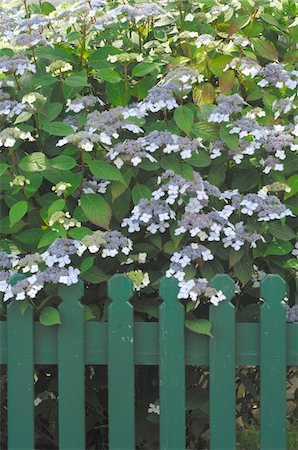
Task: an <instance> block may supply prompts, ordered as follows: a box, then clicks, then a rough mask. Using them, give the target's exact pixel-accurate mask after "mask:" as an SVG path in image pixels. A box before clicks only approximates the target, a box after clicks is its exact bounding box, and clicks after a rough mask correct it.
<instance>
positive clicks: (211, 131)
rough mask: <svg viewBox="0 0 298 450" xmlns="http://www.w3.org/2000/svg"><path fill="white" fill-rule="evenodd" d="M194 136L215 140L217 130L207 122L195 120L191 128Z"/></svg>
mask: <svg viewBox="0 0 298 450" xmlns="http://www.w3.org/2000/svg"><path fill="white" fill-rule="evenodd" d="M191 131H192V133H193V134H194V135H195V136H196V137H200V138H202V139H204V140H205V141H211V142H212V141H215V139H217V132H216V130H215V127H214V126H213V125H211V123H208V122H197V123H195V124H194V125H193V127H192V129H191Z"/></svg>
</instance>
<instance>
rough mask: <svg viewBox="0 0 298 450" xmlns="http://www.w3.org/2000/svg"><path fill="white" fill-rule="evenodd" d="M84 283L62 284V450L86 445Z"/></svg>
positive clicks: (60, 337) (59, 377)
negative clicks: (82, 299) (82, 302)
mask: <svg viewBox="0 0 298 450" xmlns="http://www.w3.org/2000/svg"><path fill="white" fill-rule="evenodd" d="M83 293H84V285H83V283H82V282H81V281H80V282H79V283H77V284H75V285H72V286H68V287H67V286H60V287H59V296H60V297H61V299H62V303H61V304H60V305H59V311H60V315H61V322H62V324H63V325H62V326H59V328H58V395H59V401H58V408H59V450H74V449H75V450H84V449H85V359H84V356H85V355H84V308H83V306H82V305H81V303H80V301H79V300H80V298H81V297H82V296H83Z"/></svg>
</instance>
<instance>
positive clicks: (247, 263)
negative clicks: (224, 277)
mask: <svg viewBox="0 0 298 450" xmlns="http://www.w3.org/2000/svg"><path fill="white" fill-rule="evenodd" d="M252 265H253V264H252V260H251V259H249V258H248V257H245V256H243V257H242V258H241V259H240V261H238V262H237V263H236V264H235V265H234V267H233V269H234V273H235V275H236V277H237V278H238V279H239V280H240V281H241V283H242V284H243V285H244V284H246V283H247V282H248V281H250V280H251V277H252V274H253V267H252Z"/></svg>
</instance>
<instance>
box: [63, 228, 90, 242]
mask: <svg viewBox="0 0 298 450" xmlns="http://www.w3.org/2000/svg"><path fill="white" fill-rule="evenodd" d="M90 234H92V230H90V229H89V228H87V227H79V228H71V229H70V230H69V231H68V235H69V237H71V238H73V239H77V240H78V241H80V240H81V239H83V238H84V237H85V236H89V235H90Z"/></svg>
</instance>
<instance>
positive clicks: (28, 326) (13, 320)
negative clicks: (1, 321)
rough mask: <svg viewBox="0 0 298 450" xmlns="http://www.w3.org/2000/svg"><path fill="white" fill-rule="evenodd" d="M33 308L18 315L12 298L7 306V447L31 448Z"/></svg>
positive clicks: (11, 449) (32, 434) (32, 417)
mask: <svg viewBox="0 0 298 450" xmlns="http://www.w3.org/2000/svg"><path fill="white" fill-rule="evenodd" d="M33 343H34V340H33V308H32V306H31V305H28V306H27V309H26V311H25V312H24V314H22V312H21V310H20V305H19V304H18V302H16V301H12V302H11V303H10V304H9V305H8V307H7V351H8V355H7V384H8V386H7V397H8V448H9V450H20V449H22V450H33V449H34V354H33Z"/></svg>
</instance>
